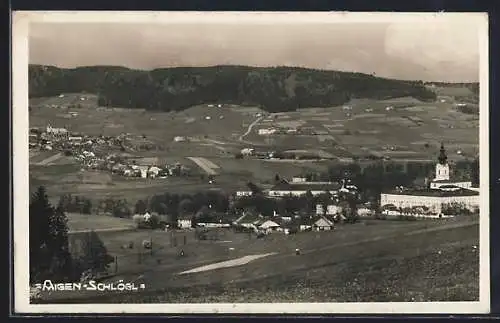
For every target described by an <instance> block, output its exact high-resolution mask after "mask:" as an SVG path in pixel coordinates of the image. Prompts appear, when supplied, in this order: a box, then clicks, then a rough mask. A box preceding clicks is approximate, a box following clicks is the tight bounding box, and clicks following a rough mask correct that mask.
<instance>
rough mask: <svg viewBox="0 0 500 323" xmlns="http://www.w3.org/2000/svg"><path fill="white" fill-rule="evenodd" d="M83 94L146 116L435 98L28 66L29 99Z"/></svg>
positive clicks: (336, 86) (364, 85)
mask: <svg viewBox="0 0 500 323" xmlns="http://www.w3.org/2000/svg"><path fill="white" fill-rule="evenodd" d="M78 92H87V93H93V94H98V95H99V104H100V105H102V106H114V107H124V108H144V109H148V110H157V111H170V110H182V109H185V108H188V107H190V106H193V105H197V104H202V103H210V102H214V103H215V102H217V103H228V104H240V105H258V106H260V107H262V108H263V109H264V110H266V111H269V112H280V111H290V110H296V109H300V108H302V107H328V106H336V105H341V104H344V103H346V102H348V101H349V100H350V99H351V98H373V99H388V98H394V97H405V96H406V97H408V96H411V97H414V98H417V99H420V100H422V101H432V100H435V99H436V95H435V93H434V92H432V91H431V90H428V89H426V87H425V85H424V84H423V83H422V82H420V81H415V82H413V81H412V82H410V81H399V80H391V79H384V78H379V77H375V76H371V75H367V74H361V73H348V72H336V71H322V70H312V69H305V68H293V67H273V68H258V67H247V66H214V67H178V68H164V69H156V70H152V71H139V70H132V69H128V68H124V67H115V66H93V67H80V68H75V69H61V68H57V67H53V66H41V65H30V67H29V94H30V97H41V96H54V95H58V94H60V93H78Z"/></svg>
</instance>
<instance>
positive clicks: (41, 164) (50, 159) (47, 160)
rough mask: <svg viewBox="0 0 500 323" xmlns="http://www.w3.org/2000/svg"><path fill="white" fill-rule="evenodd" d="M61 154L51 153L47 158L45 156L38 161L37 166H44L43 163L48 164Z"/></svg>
mask: <svg viewBox="0 0 500 323" xmlns="http://www.w3.org/2000/svg"><path fill="white" fill-rule="evenodd" d="M62 156H63V155H62V154H61V153H57V154H55V155H52V156H50V157H48V158H45V159H44V160H42V161H40V162H38V163H37V165H39V166H45V165H48V164H50V163H52V162H54V161H56V160H58V159H59V158H61V157H62Z"/></svg>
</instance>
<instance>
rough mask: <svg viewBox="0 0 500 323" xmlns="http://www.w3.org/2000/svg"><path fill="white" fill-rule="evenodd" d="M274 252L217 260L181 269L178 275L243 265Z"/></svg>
mask: <svg viewBox="0 0 500 323" xmlns="http://www.w3.org/2000/svg"><path fill="white" fill-rule="evenodd" d="M274 254H275V252H271V253H266V254H261V255H250V256H244V257H241V258H237V259H232V260H228V261H222V262H217V263H214V264H210V265H206V266H202V267H197V268H194V269H191V270H187V271H183V272H181V273H180V274H179V275H184V274H191V273H197V272H202V271H208V270H215V269H220V268H228V267H236V266H243V265H246V264H248V263H249V262H251V261H254V260H257V259H260V258H264V257H267V256H270V255H274Z"/></svg>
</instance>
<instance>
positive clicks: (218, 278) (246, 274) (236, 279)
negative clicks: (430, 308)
mask: <svg viewBox="0 0 500 323" xmlns="http://www.w3.org/2000/svg"><path fill="white" fill-rule="evenodd" d="M98 234H99V236H100V237H101V239H102V240H103V241H104V243H105V245H106V247H107V248H108V250H109V251H110V253H111V254H113V255H116V256H117V259H118V265H117V276H115V277H113V278H111V279H110V280H109V281H118V280H119V279H124V280H125V281H138V282H141V283H144V284H145V285H146V289H144V290H142V291H140V292H130V293H123V294H122V293H117V294H115V293H107V294H105V295H102V294H101V295H96V294H95V293H94V292H90V291H88V292H78V293H77V294H75V292H71V293H72V294H71V296H69V295H68V294H66V295H62V294H58V295H59V296H56V295H53V296H51V298H50V301H51V302H64V303H71V302H86V303H91V302H99V303H108V302H109V303H120V302H134V303H142V302H146V303H150V302H154V303H157V302H177V303H186V302H231V303H233V302H288V301H295V302H311V301H314V302H335V301H336V302H359V301H459V300H462V301H464V300H470V301H473V300H477V299H478V295H479V285H478V280H479V276H478V272H479V256H478V251H479V248H478V243H479V242H478V239H479V228H478V222H477V219H474V218H455V219H450V220H422V221H387V220H386V221H383V220H364V221H362V222H361V223H357V224H354V225H339V226H337V227H336V229H335V230H333V231H331V232H304V233H298V234H295V235H288V236H287V235H283V234H280V233H274V234H271V235H268V236H266V237H265V238H263V239H256V238H255V237H250V236H249V235H247V234H237V233H233V232H231V231H226V232H225V233H224V234H222V233H221V234H219V241H197V240H195V239H194V233H193V232H151V231H135V232H133V231H131V232H123V233H118V232H115V233H113V232H100V233H98ZM184 236H186V238H185V239H186V240H185V241H186V244H184V238H183V237H184ZM173 237H175V239H176V242H177V244H176V245H172V241H173V240H172V239H173ZM148 239H151V240H152V242H153V251H152V252H151V253H150V251H149V250H148V251H144V252H143V254H142V256H141V257H140V259H141V260H139V257H138V255H137V251H136V250H125V249H123V248H122V247H121V246H122V245H123V244H127V243H129V242H130V241H133V242H135V245H136V246H140V241H141V240H148ZM296 248H299V249H300V250H301V254H300V255H296V254H295V249H296ZM180 250H183V251H184V252H185V256H184V257H179V256H178V253H179V252H180ZM268 253H272V254H271V255H268V256H266V257H263V258H261V259H258V260H254V261H252V262H249V263H248V264H245V265H241V266H236V267H228V268H220V269H216V270H211V271H202V272H196V273H190V274H181V273H182V272H184V271H186V270H191V269H195V268H197V267H199V266H203V265H208V264H213V263H216V262H220V261H225V260H229V259H238V258H240V257H242V256H248V255H255V256H257V255H263V254H268Z"/></svg>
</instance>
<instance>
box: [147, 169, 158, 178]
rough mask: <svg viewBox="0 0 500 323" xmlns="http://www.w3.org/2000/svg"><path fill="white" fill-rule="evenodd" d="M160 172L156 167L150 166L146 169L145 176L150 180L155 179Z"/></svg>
mask: <svg viewBox="0 0 500 323" xmlns="http://www.w3.org/2000/svg"><path fill="white" fill-rule="evenodd" d="M160 171H161V168H159V167H156V166H151V167H149V169H148V173H147V175H148V177H150V178H156V177H158V174H159V173H160Z"/></svg>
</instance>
